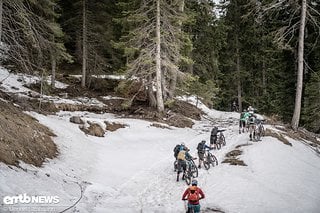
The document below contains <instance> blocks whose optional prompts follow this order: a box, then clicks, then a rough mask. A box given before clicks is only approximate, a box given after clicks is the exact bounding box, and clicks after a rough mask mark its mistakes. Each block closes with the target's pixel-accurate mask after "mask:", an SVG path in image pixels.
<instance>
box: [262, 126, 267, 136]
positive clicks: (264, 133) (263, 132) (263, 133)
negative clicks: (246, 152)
mask: <svg viewBox="0 0 320 213" xmlns="http://www.w3.org/2000/svg"><path fill="white" fill-rule="evenodd" d="M265 135H266V131H265V130H264V126H263V125H261V137H264V136H265Z"/></svg>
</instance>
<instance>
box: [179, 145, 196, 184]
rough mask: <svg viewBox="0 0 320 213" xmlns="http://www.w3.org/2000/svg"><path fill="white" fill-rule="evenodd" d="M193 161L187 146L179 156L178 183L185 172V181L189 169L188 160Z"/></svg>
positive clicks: (181, 149) (182, 148) (181, 150)
mask: <svg viewBox="0 0 320 213" xmlns="http://www.w3.org/2000/svg"><path fill="white" fill-rule="evenodd" d="M186 159H192V156H191V155H190V154H189V149H188V148H187V147H185V146H183V147H181V148H180V151H179V153H178V156H177V160H178V166H177V169H178V171H177V182H178V181H179V177H180V173H181V172H183V175H182V180H184V174H185V172H186V169H187V160H186Z"/></svg>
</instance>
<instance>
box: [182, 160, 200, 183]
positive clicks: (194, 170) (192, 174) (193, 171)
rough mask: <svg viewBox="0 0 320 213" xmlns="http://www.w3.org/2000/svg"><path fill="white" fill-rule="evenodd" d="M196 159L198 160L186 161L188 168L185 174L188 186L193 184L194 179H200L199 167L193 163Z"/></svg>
mask: <svg viewBox="0 0 320 213" xmlns="http://www.w3.org/2000/svg"><path fill="white" fill-rule="evenodd" d="M195 159H197V158H190V159H186V163H187V168H186V171H185V172H184V180H185V181H186V183H187V185H190V184H191V181H192V179H193V178H196V177H198V167H197V166H196V164H195V162H194V161H193V160H195Z"/></svg>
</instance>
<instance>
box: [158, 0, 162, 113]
mask: <svg viewBox="0 0 320 213" xmlns="http://www.w3.org/2000/svg"><path fill="white" fill-rule="evenodd" d="M160 44H161V38H160V0H157V23H156V46H157V51H156V90H157V91H156V96H157V109H158V112H160V113H161V112H163V111H164V104H163V97H162V88H161V76H162V75H161V49H160V48H161V46H160Z"/></svg>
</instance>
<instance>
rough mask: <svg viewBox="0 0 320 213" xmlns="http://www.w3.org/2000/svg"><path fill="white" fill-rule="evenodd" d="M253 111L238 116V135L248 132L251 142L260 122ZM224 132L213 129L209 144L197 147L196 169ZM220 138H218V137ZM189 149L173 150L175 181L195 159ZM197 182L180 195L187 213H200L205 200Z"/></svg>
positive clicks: (183, 145) (248, 110)
mask: <svg viewBox="0 0 320 213" xmlns="http://www.w3.org/2000/svg"><path fill="white" fill-rule="evenodd" d="M254 111H255V109H254V108H253V107H252V106H249V107H248V109H245V110H243V112H242V113H241V115H240V121H239V134H241V133H245V132H249V138H250V140H251V141H252V140H253V139H254V138H255V134H256V131H257V126H258V124H259V122H260V123H261V121H262V120H260V119H258V118H257V116H256V115H255V114H254ZM222 131H224V130H219V129H218V127H213V129H212V130H211V134H210V144H209V145H207V144H206V141H205V140H202V141H201V142H200V143H199V144H198V146H197V153H198V159H199V163H198V168H199V169H200V168H201V167H202V166H205V163H204V160H205V155H206V151H208V150H212V149H217V148H218V146H217V140H218V133H219V132H222ZM222 135H223V134H222ZM223 137H224V136H223ZM219 138H220V137H219ZM189 151H190V149H189V148H188V147H187V146H186V145H185V143H181V144H178V145H176V147H175V148H174V157H175V159H176V162H177V165H176V166H177V167H176V171H177V181H179V179H180V174H181V173H182V180H184V179H185V172H186V169H187V162H189V161H191V160H192V161H193V160H195V159H196V158H194V157H192V156H191V155H190V153H189ZM197 185H198V182H197V180H195V179H193V180H192V182H191V186H189V187H188V188H187V189H186V190H185V192H184V193H183V195H182V200H187V201H188V203H187V213H190V212H195V213H197V212H200V203H199V200H200V199H203V198H205V195H204V193H203V191H202V190H201V189H200V188H199V187H198V186H197Z"/></svg>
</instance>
